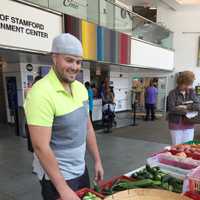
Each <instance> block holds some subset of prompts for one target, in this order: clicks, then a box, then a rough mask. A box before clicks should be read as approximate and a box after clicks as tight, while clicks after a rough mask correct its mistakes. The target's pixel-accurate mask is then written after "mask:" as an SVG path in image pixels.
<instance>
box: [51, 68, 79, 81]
mask: <svg viewBox="0 0 200 200" xmlns="http://www.w3.org/2000/svg"><path fill="white" fill-rule="evenodd" d="M54 71H55V73H56V75H57V77H58V79H59V80H60V81H61V82H64V83H66V84H71V83H73V82H74V81H75V80H76V79H73V80H70V79H69V78H67V77H66V76H65V75H64V72H60V71H58V70H57V69H56V67H55V68H54ZM75 73H76V76H77V74H78V73H79V70H76V71H75Z"/></svg>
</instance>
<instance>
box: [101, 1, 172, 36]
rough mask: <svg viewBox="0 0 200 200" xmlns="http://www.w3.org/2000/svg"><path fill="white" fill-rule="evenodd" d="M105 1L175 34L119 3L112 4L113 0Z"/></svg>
mask: <svg viewBox="0 0 200 200" xmlns="http://www.w3.org/2000/svg"><path fill="white" fill-rule="evenodd" d="M105 1H107V2H108V3H110V4H113V5H114V6H117V7H119V8H121V9H124V10H126V11H127V12H129V13H131V14H132V15H134V16H136V17H139V18H141V19H143V20H145V21H148V22H150V23H152V24H154V25H156V26H159V27H161V28H163V29H165V30H166V31H169V32H170V33H173V31H171V30H170V29H168V28H166V27H164V26H162V25H160V24H158V23H156V22H153V21H151V20H150V19H147V18H145V17H143V16H141V15H139V14H138V13H135V12H133V11H131V10H130V9H127V8H126V7H123V6H121V5H119V4H118V3H114V2H112V1H111V0H105Z"/></svg>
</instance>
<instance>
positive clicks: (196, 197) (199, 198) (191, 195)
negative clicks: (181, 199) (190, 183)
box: [184, 192, 200, 200]
mask: <svg viewBox="0 0 200 200" xmlns="http://www.w3.org/2000/svg"><path fill="white" fill-rule="evenodd" d="M184 195H185V196H187V197H189V198H191V199H193V200H200V195H199V194H198V193H196V192H186V193H185V194H184Z"/></svg>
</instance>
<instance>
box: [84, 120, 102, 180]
mask: <svg viewBox="0 0 200 200" xmlns="http://www.w3.org/2000/svg"><path fill="white" fill-rule="evenodd" d="M87 127H88V135H87V148H88V150H89V152H90V154H91V156H92V158H93V160H94V163H95V180H96V181H100V180H103V175H104V171H103V167H102V162H101V158H100V153H99V149H98V146H97V141H96V136H95V132H94V128H93V126H92V123H91V120H90V119H88V123H87Z"/></svg>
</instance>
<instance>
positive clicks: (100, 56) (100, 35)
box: [97, 26, 104, 61]
mask: <svg viewBox="0 0 200 200" xmlns="http://www.w3.org/2000/svg"><path fill="white" fill-rule="evenodd" d="M103 29H104V28H103V27H100V26H98V27H97V60H100V61H104V30H103Z"/></svg>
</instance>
